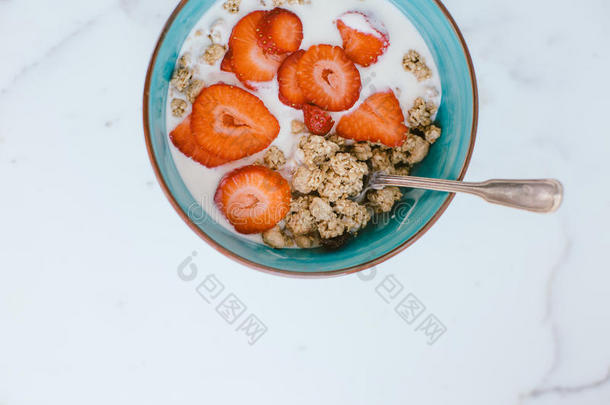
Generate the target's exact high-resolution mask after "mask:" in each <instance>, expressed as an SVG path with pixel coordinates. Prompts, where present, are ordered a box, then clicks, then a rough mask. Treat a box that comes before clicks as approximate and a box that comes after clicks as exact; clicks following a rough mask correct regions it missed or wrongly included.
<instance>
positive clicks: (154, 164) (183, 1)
mask: <svg viewBox="0 0 610 405" xmlns="http://www.w3.org/2000/svg"><path fill="white" fill-rule="evenodd" d="M189 1H191V0H181V1H180V3H178V5H177V6H176V8H175V9H174V11H173V12H172V14H171V15H170V16H169V18H168V19H167V22H166V23H165V25H164V27H163V30H162V31H161V34H160V35H159V39H158V40H157V43H156V45H155V49H154V52H153V54H152V56H151V58H150V62H149V65H148V70H147V72H146V81H145V84H144V94H143V102H144V105H143V121H144V138H145V142H146V149H147V152H148V157H149V159H150V162H151V164H152V167H153V170H154V172H155V176H156V178H157V181H158V182H159V184H160V185H161V189H162V190H163V193H164V194H165V196H166V197H167V199H168V200H169V202H170V204H171V205H172V207H173V208H174V210H175V211H176V212H177V213H178V215H179V216H180V217H181V218H182V220H183V221H184V222H185V223H186V224H187V225H188V226H189V228H191V229H192V230H193V232H195V233H196V234H197V235H199V237H200V238H201V239H203V240H204V241H206V242H207V243H208V244H209V245H210V246H212V248H214V249H215V250H216V251H218V252H220V253H221V254H223V255H224V256H226V257H228V258H230V259H232V260H234V261H236V262H238V263H240V264H242V265H244V266H246V267H249V268H251V269H254V270H258V271H262V272H264V273H268V274H273V275H280V276H285V277H291V278H329V277H336V276H344V275H349V274H354V273H357V272H360V271H363V270H367V269H370V268H372V267H375V266H377V265H379V264H381V263H383V262H385V261H386V260H389V259H391V258H392V257H394V256H396V255H398V254H399V253H401V252H402V251H404V250H406V249H407V248H408V247H410V246H411V245H413V244H414V243H415V242H417V241H418V240H419V239H420V238H421V237H422V236H423V235H424V234H425V233H426V232H428V230H430V228H432V226H433V225H434V224H436V222H437V221H438V220H439V219H440V217H441V216H442V215H443V214H444V213H445V211H446V210H447V208H448V207H449V205H450V204H451V202H452V201H453V198H454V197H455V194H453V193H450V194H449V195H447V197H446V198H445V201H444V202H443V204H442V205H441V207H440V208H439V209H438V210H437V211H436V212H435V213H434V215H433V216H432V218H430V220H429V221H428V222H427V223H426V224H425V225H424V226H423V227H422V228H421V229H420V230H418V231H417V232H416V233H415V234H414V235H412V236H411V237H410V238H409V239H407V240H405V241H404V242H403V243H402V244H400V245H399V246H398V247H396V248H394V249H393V250H391V251H389V252H387V253H385V254H383V255H382V256H380V257H378V258H376V259H373V260H369V261H368V262H365V263H362V264H359V265H357V266H352V267H347V268H343V269H339V270H333V271H327V272H325V271H321V272H303V271H290V270H283V269H278V268H275V267H272V266H266V265H262V264H259V263H255V262H253V261H250V260H248V259H246V258H244V257H241V256H239V255H238V254H236V253H234V252H232V251H230V250H229V249H226V248H224V247H223V246H221V245H220V244H219V243H217V242H216V241H215V240H214V239H213V238H211V237H210V236H208V235H207V234H206V233H205V232H204V231H203V230H202V229H200V228H199V227H198V226H197V225H195V223H193V221H191V219H190V218H189V217H188V215H187V214H186V213H185V212H184V211H183V210H182V208H181V207H180V205H179V204H178V201H176V198H175V197H174V195H173V194H172V193H171V191H170V189H169V187H168V185H167V183H166V182H165V180H164V178H163V175H162V174H161V169H160V168H159V165H158V163H157V159H156V158H155V154H154V150H153V146H152V138H151V135H150V134H151V131H150V126H149V122H148V116H149V109H148V104H149V97H150V84H151V80H152V73H153V70H154V67H155V64H156V61H157V56H158V54H159V50H160V48H161V44H162V43H163V41H164V40H165V37H166V35H167V33H168V31H169V29H170V27H171V26H172V24H173V23H174V21H175V19H176V17H177V16H178V14H179V13H180V11H182V9H183V8H184V6H185V5H186V4H187V3H188V2H189ZM431 1H433V2H434V3H436V5H437V6H438V7H439V9H440V10H441V12H442V13H443V14H444V16H445V18H447V21H448V22H449V24H450V25H451V27H452V28H453V31H454V32H455V34H456V36H457V37H458V39H459V41H460V44H461V45H462V50H463V52H464V56H465V57H466V62H467V64H468V71H469V72H470V82H471V83H472V97H473V112H472V129H471V133H470V145H469V147H468V153H467V155H466V159H465V160H464V164H463V165H462V169H461V170H460V174H459V176H458V180H463V179H464V177H465V175H466V172H467V171H468V167H469V166H470V160H471V159H472V153H473V151H474V146H475V143H476V137H477V128H478V120H479V91H478V85H477V78H476V74H475V70H474V64H473V62H472V57H471V55H470V51H469V50H468V45H466V40H465V39H464V36H463V35H462V32H461V31H460V28H459V27H458V25H457V23H456V21H455V19H454V18H453V17H452V16H451V14H450V13H449V10H448V9H447V7H445V5H444V4H443V3H442V2H441V0H431Z"/></svg>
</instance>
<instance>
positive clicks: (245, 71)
mask: <svg viewBox="0 0 610 405" xmlns="http://www.w3.org/2000/svg"><path fill="white" fill-rule="evenodd" d="M264 16H265V11H254V12H252V13H250V14H248V15H246V16H245V17H244V18H242V19H241V20H239V22H238V23H237V25H235V27H234V28H233V32H232V33H231V39H230V40H229V48H231V49H232V51H233V52H232V64H231V65H232V67H233V72H234V73H235V75H236V76H237V78H238V79H239V80H241V81H242V82H248V81H252V82H268V81H270V80H273V78H274V77H275V74H276V73H277V70H278V68H279V67H280V65H281V64H282V61H283V60H284V58H283V57H282V56H280V55H271V54H265V52H264V51H263V49H262V48H261V47H260V46H258V35H257V29H258V24H259V23H260V21H261V20H262V19H263V17H264Z"/></svg>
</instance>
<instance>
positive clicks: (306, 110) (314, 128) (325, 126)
mask: <svg viewBox="0 0 610 405" xmlns="http://www.w3.org/2000/svg"><path fill="white" fill-rule="evenodd" d="M303 115H304V116H305V125H306V126H307V129H309V132H311V133H312V134H314V135H326V134H328V133H329V132H330V130H331V129H333V125H335V121H333V119H332V117H331V116H330V114H329V113H327V112H326V111H324V110H322V109H321V108H320V107H316V106H315V105H311V104H305V105H304V106H303Z"/></svg>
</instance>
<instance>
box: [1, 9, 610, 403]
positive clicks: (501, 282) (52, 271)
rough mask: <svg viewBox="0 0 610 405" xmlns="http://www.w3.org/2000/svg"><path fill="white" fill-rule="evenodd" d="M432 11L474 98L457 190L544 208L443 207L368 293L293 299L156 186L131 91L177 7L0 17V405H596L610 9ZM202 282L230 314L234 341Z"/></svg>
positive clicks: (601, 378)
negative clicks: (492, 182) (466, 65)
mask: <svg viewBox="0 0 610 405" xmlns="http://www.w3.org/2000/svg"><path fill="white" fill-rule="evenodd" d="M314 1H315V0H314ZM368 1H371V0H368ZM446 4H447V6H448V8H449V9H450V10H451V12H452V13H453V15H454V16H455V18H456V19H457V21H458V23H459V24H460V26H461V27H462V28H463V31H464V34H465V36H466V38H467V40H468V43H469V45H470V48H471V50H472V53H473V58H474V62H475V65H476V68H477V73H478V77H479V85H480V91H481V119H480V127H479V138H478V142H477V147H476V150H475V154H474V156H473V160H472V165H471V169H470V171H469V174H468V178H469V179H472V180H479V179H485V178H491V177H539V176H545V177H557V178H560V179H561V180H562V181H563V182H564V183H565V186H566V190H567V194H566V201H565V205H564V206H563V208H562V209H561V211H560V212H559V213H557V214H556V215H552V216H537V215H534V214H527V213H522V212H516V211H511V210H508V209H505V208H500V207H495V206H490V205H486V204H484V203H482V202H480V201H478V200H476V199H474V198H471V197H467V196H460V197H458V198H456V200H455V202H454V203H453V205H452V206H451V207H450V209H449V210H448V211H447V213H446V214H445V215H444V216H443V218H442V219H441V220H440V221H439V222H438V224H437V225H436V226H435V227H434V228H433V229H432V230H431V231H430V232H429V233H428V234H427V235H426V236H425V237H424V238H423V239H422V240H421V241H419V242H418V243H417V244H416V245H415V246H413V247H412V248H410V249H409V250H408V251H406V252H405V253H403V254H401V255H399V256H398V257H396V258H394V259H392V260H390V261H389V262H387V263H385V264H383V265H381V266H380V267H379V268H378V269H377V274H376V276H375V278H374V280H372V281H363V280H361V279H360V278H359V277H357V276H350V277H344V278H336V279H330V280H316V281H303V280H293V279H285V278H278V277H273V276H268V275H265V274H261V273H258V272H254V271H251V270H247V269H245V268H242V267H240V266H238V265H236V264H235V263H232V262H231V261H229V260H228V259H225V258H224V257H223V256H221V255H220V254H218V253H216V252H215V251H213V250H212V249H210V248H209V247H207V246H206V245H205V244H204V243H203V242H201V241H200V240H199V239H198V238H197V237H196V236H195V235H194V234H193V233H192V232H191V231H190V230H189V229H188V228H187V227H186V226H185V225H184V224H183V223H182V221H181V220H180V219H179V218H178V216H177V215H176V214H175V213H174V211H173V210H172V209H171V207H170V205H169V203H168V202H167V200H166V199H165V197H164V196H163V194H162V192H161V190H160V188H159V186H158V185H157V183H156V181H155V179H154V176H153V172H152V170H151V167H150V164H149V162H148V157H147V154H146V151H145V147H144V140H143V136H142V128H141V93H142V87H143V82H144V74H145V69H146V67H147V63H148V59H149V56H150V53H151V51H152V48H153V46H154V43H155V41H156V38H157V35H158V33H159V31H160V29H161V26H162V24H163V22H164V21H165V19H166V18H167V16H168V15H169V13H170V12H171V10H172V9H173V7H174V5H175V2H173V1H168V0H147V1H145V0H120V1H116V0H89V1H76V0H56V1H53V2H49V1H41V0H0V54H1V55H2V63H0V184H1V185H2V193H1V199H0V201H1V207H2V210H0V229H1V231H0V264H1V266H2V268H1V271H0V404H1V405H20V404H42V403H44V404H55V403H57V404H59V403H61V404H64V405H70V404H81V403H87V404H109V403H112V404H117V405H118V404H133V403H147V404H167V403H177V404H178V403H179V404H201V403H216V404H237V403H251V404H279V403H290V404H312V403H316V404H333V405H336V404H350V405H352V404H371V403H375V404H407V403H413V404H468V405H475V404H495V405H503V404H528V405H529V404H534V405H547V404H549V405H550V404H553V405H555V404H558V405H601V404H609V403H610V344H609V342H610V321H609V317H608V310H609V308H610V275H609V274H608V271H609V270H610V266H609V265H608V259H607V254H608V250H609V248H610V236H609V232H608V228H609V226H610V215H609V214H608V210H609V209H610V190H609V188H608V184H609V182H608V180H607V173H606V170H605V164H606V163H607V161H608V152H610V131H608V129H607V128H606V126H605V118H606V117H607V116H608V111H609V109H610V102H609V101H608V99H607V97H608V95H609V94H610V84H609V83H610V80H608V72H610V46H608V40H609V39H610V28H609V27H610V26H609V25H608V21H609V19H610V3H609V2H608V1H607V0H580V1H577V0H571V1H570V0H556V1H550V0H539V1H530V0H513V1H510V2H506V1H500V0H447V2H446ZM193 251H196V252H197V256H196V257H195V258H194V261H193V263H194V264H195V265H196V266H197V269H198V274H197V279H196V281H191V282H185V281H182V280H181V279H180V278H179V277H178V275H177V267H178V265H179V264H180V263H181V262H182V261H183V260H184V259H186V258H188V257H189V255H190V254H191V252H193ZM209 273H214V274H215V275H216V277H217V279H218V280H220V281H221V282H222V283H223V284H224V285H225V287H226V288H225V290H224V291H223V294H222V295H221V296H219V298H218V299H217V301H215V302H216V303H218V302H219V301H218V300H220V299H222V298H224V297H225V296H228V294H229V293H230V292H233V293H235V294H236V295H237V296H238V297H239V298H240V299H241V300H242V301H243V302H244V303H245V304H246V305H247V306H248V309H247V312H246V313H245V314H244V315H243V316H242V318H240V319H239V320H238V321H237V322H236V323H235V324H233V325H232V326H230V325H228V324H227V323H225V321H224V320H223V319H222V318H221V317H220V315H219V314H218V313H217V312H216V311H215V309H214V308H215V306H214V305H212V304H207V303H206V302H205V301H204V300H203V299H202V298H201V297H200V295H198V294H197V292H196V286H197V285H198V284H199V283H200V282H201V281H203V279H204V278H205V275H206V274H209ZM389 275H394V276H395V279H394V280H396V281H397V282H400V283H401V284H402V285H403V286H404V291H403V292H402V293H401V294H400V296H399V297H398V298H396V300H395V301H393V303H392V304H387V303H386V302H385V301H384V300H383V299H382V298H381V297H380V296H379V295H378V294H377V293H376V286H377V285H378V284H379V283H380V282H382V281H383V280H384V279H385V277H386V276H389ZM408 292H412V293H414V294H415V295H416V296H417V297H419V299H420V300H421V301H422V302H423V304H424V305H425V306H426V312H425V315H422V316H421V317H420V318H419V319H418V320H417V321H415V323H414V324H413V325H412V326H409V325H407V324H406V323H405V322H404V321H403V320H402V319H401V318H400V317H399V316H398V315H397V314H396V313H395V312H394V309H393V308H394V306H395V304H396V303H397V302H398V301H399V300H400V299H402V298H403V297H404V296H406V294H407V293H408ZM250 313H254V314H256V315H257V316H258V317H259V318H260V319H261V320H262V321H263V322H264V323H265V324H266V325H267V327H268V330H267V332H266V333H265V334H264V335H263V336H262V337H261V338H260V340H259V341H258V342H257V343H256V344H255V345H253V346H251V345H249V344H248V342H247V340H248V339H247V336H246V335H245V334H243V333H241V332H239V331H236V328H237V327H238V325H239V324H240V322H241V321H242V320H243V319H245V317H246V315H248V314H250ZM428 314H434V315H436V316H437V317H438V319H439V320H440V321H441V322H442V323H443V324H444V325H445V326H446V329H447V331H446V333H445V334H443V335H442V336H441V337H440V338H439V339H438V340H437V341H436V343H435V344H433V345H428V344H427V342H426V340H427V339H426V336H425V335H424V334H423V333H422V331H421V330H420V331H416V330H415V329H416V328H417V325H418V324H419V323H420V321H421V320H423V319H424V317H425V316H427V315H428Z"/></svg>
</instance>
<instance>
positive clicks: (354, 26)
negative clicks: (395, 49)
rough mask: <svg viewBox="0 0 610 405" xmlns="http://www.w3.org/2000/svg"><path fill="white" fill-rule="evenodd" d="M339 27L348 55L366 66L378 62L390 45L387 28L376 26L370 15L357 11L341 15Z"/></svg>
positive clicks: (338, 21) (338, 22)
mask: <svg viewBox="0 0 610 405" xmlns="http://www.w3.org/2000/svg"><path fill="white" fill-rule="evenodd" d="M337 28H338V29H339V33H340V34H341V38H343V49H345V53H346V54H347V56H348V57H349V58H350V59H351V60H353V61H354V62H356V63H358V64H359V65H362V66H365V67H366V66H370V65H372V64H373V63H376V62H377V59H378V58H379V57H380V56H381V55H383V53H384V52H385V51H386V49H388V46H389V45H390V41H389V37H388V34H387V32H386V31H385V28H383V27H378V28H375V26H374V25H373V23H372V22H371V19H370V18H369V17H367V16H366V15H364V14H362V13H359V12H357V11H350V12H348V13H345V14H343V15H342V16H341V17H339V19H338V20H337Z"/></svg>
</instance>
